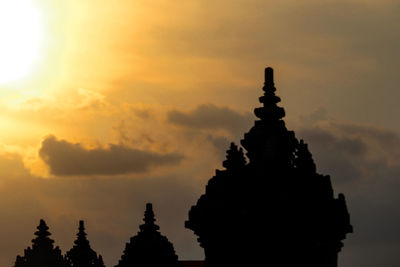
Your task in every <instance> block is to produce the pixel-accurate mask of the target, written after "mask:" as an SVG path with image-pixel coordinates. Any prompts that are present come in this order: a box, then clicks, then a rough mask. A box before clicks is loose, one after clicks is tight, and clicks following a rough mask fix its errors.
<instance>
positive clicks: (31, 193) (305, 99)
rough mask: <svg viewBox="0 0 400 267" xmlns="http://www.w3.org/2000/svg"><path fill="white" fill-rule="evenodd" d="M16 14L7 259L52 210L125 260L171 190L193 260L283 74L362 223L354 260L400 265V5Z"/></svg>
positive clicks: (370, 1)
mask: <svg viewBox="0 0 400 267" xmlns="http://www.w3.org/2000/svg"><path fill="white" fill-rule="evenodd" d="M12 2H15V3H18V5H11V4H10V5H9V6H7V4H2V5H3V6H0V7H1V8H0V10H3V11H4V10H7V11H4V12H3V14H0V17H1V18H2V19H0V38H1V43H2V44H0V61H1V63H0V70H1V71H0V73H3V74H0V170H1V171H0V211H1V212H0V214H1V215H0V216H1V220H0V236H1V238H0V266H11V265H12V264H13V263H14V261H15V257H16V255H17V254H22V253H23V250H24V249H25V248H26V247H27V246H28V245H30V240H31V239H32V238H33V233H34V232H35V230H36V226H37V225H38V224H39V220H40V219H41V218H43V219H45V220H46V222H47V224H48V225H49V227H50V232H51V233H52V234H53V235H52V238H53V239H54V240H55V244H56V245H58V246H60V248H61V250H62V251H63V252H66V251H67V250H68V249H70V248H71V247H72V245H73V240H74V239H75V234H76V232H77V227H78V221H79V220H80V219H84V220H85V225H86V227H87V233H88V238H89V240H90V242H91V245H92V248H94V249H95V250H96V251H97V252H98V253H100V254H102V255H103V258H104V260H105V263H106V265H107V266H114V265H115V264H117V262H118V260H119V258H120V256H121V254H122V251H123V249H124V246H125V243H126V242H128V240H129V238H130V237H131V236H133V235H135V234H136V232H137V231H138V230H139V228H138V227H139V225H140V224H141V223H142V218H143V213H144V210H145V203H147V202H151V203H153V208H154V212H155V215H156V219H157V223H158V225H159V226H160V231H161V233H162V234H164V235H166V236H167V237H168V238H169V240H170V241H171V242H172V243H173V244H174V247H175V250H176V252H177V254H178V256H179V258H180V259H202V257H203V252H202V249H201V248H200V247H199V245H198V243H197V241H196V236H195V235H194V234H193V233H192V232H191V231H189V230H187V229H185V228H184V221H185V220H187V214H188V211H189V209H190V207H191V206H192V205H194V204H195V203H196V201H197V199H198V198H199V196H200V195H201V194H202V193H204V189H205V185H206V184H207V181H208V180H209V179H210V178H211V177H212V176H213V175H214V173H215V169H222V168H223V167H222V161H223V160H224V158H225V151H226V150H227V149H228V147H229V143H230V142H231V141H234V142H236V143H239V141H240V139H241V138H243V134H244V133H245V132H247V131H248V130H249V129H250V128H251V127H252V125H253V123H254V120H255V116H254V115H253V109H254V108H255V107H258V106H260V103H259V102H258V97H259V96H261V95H262V90H261V88H262V86H263V78H264V77H263V70H264V68H265V67H267V66H271V67H273V68H274V70H275V85H276V87H277V92H276V93H277V95H278V96H280V97H281V98H282V102H281V103H280V105H281V106H282V107H284V108H285V110H286V117H285V122H286V125H287V127H288V129H289V130H293V131H295V133H296V137H297V138H299V139H300V138H302V139H304V140H305V142H306V143H308V144H309V149H310V151H311V153H312V154H313V158H314V161H315V162H316V164H317V170H318V172H319V173H321V174H329V175H330V176H331V179H332V184H333V187H334V190H335V194H338V193H344V194H345V195H346V200H347V206H348V209H349V212H350V216H351V223H352V225H353V227H354V233H353V234H349V235H348V236H347V239H346V240H344V247H343V249H342V252H341V253H340V254H339V266H341V267H350V266H351V267H359V266H360V267H361V266H363V267H372V266H384V267H395V266H399V265H400V258H399V257H398V255H399V253H400V227H399V225H400V209H399V207H398V205H399V203H400V195H399V193H398V190H399V188H400V181H399V179H400V124H399V123H398V118H399V116H400V106H399V105H398V101H399V99H400V90H399V88H398V84H400V76H399V75H398V73H397V71H398V69H399V67H400V64H399V62H400V53H398V48H399V47H400V35H399V34H398V33H399V32H400V20H399V16H398V14H399V12H400V1H398V0H381V1H376V0H346V1H344V0H335V1H331V0H326V1H320V0H318V1H317V0H304V1H294V0H284V1H282V0H280V1H277V0H268V1H265V0H229V1H228V0H213V1H210V0H187V1H180V0H179V1H178V0H168V1H167V0H146V1H142V0H119V1H109V0H96V1H95V0H86V1H78V0H68V1H67V0H58V1H57V3H55V2H54V1H51V0H15V1H12Z"/></svg>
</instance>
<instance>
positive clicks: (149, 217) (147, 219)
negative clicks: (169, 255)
mask: <svg viewBox="0 0 400 267" xmlns="http://www.w3.org/2000/svg"><path fill="white" fill-rule="evenodd" d="M143 221H144V224H142V225H140V226H139V228H140V230H141V231H146V230H147V231H148V230H151V231H157V230H159V229H160V227H159V226H158V225H156V224H155V223H154V222H155V221H156V219H155V218H154V212H153V205H152V204H151V203H147V204H146V211H145V212H144V218H143Z"/></svg>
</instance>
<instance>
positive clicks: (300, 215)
mask: <svg viewBox="0 0 400 267" xmlns="http://www.w3.org/2000/svg"><path fill="white" fill-rule="evenodd" d="M264 74H265V82H264V86H263V88H262V89H263V92H264V95H263V96H261V97H260V98H259V100H260V102H261V103H262V104H263V105H262V107H259V108H256V109H255V110H254V114H255V115H256V116H257V118H258V119H257V120H256V121H255V122H254V126H253V127H252V128H251V129H250V130H249V132H248V133H246V134H245V135H244V138H243V139H242V140H241V144H242V146H243V148H244V149H245V150H246V151H247V153H246V155H247V157H248V163H247V162H246V160H245V159H244V158H243V153H242V151H241V148H238V147H237V146H236V145H234V144H231V148H230V149H229V150H228V151H227V160H225V161H224V162H223V166H224V167H225V168H226V170H217V171H216V175H215V176H214V177H212V178H211V179H210V180H209V182H208V184H207V186H206V190H205V193H204V194H203V195H202V196H200V198H199V200H198V201H197V203H196V205H194V206H192V208H191V210H190V211H189V219H188V221H186V222H185V226H186V228H189V229H191V230H193V232H194V233H195V234H196V235H197V236H198V241H199V242H200V245H201V246H202V247H203V248H204V253H205V261H206V267H217V266H218V267H220V266H222V267H227V266H238V265H242V266H252V265H259V264H260V263H262V265H265V266H276V267H293V266H300V267H303V266H307V267H336V266H337V255H338V253H339V251H340V249H341V247H342V242H341V241H342V240H343V239H344V238H345V237H346V234H347V233H351V232H352V226H351V224H350V219H349V218H350V217H349V213H348V212H347V207H346V203H345V199H344V196H343V195H342V194H339V197H338V198H336V197H335V194H334V191H333V188H332V184H331V181H330V176H328V175H321V174H318V173H317V172H316V166H315V163H314V161H313V159H312V155H311V153H310V151H309V150H308V147H307V144H306V143H305V142H304V141H303V140H300V142H299V141H298V140H297V138H296V137H295V134H294V132H293V131H289V130H288V129H287V128H286V126H285V122H284V121H283V117H284V116H285V111H284V109H283V108H282V107H279V106H278V105H277V104H278V103H279V102H280V100H281V99H280V98H279V97H278V96H276V95H275V91H276V88H275V85H274V75H273V69H272V68H269V67H268V68H266V69H265V72H264ZM265 217H266V218H265ZM260 241H261V242H260ZM232 255H234V257H233V258H232Z"/></svg>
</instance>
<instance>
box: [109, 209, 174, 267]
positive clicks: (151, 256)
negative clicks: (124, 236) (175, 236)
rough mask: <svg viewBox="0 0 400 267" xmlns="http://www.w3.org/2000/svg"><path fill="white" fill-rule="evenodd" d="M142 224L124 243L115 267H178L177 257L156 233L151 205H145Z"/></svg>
mask: <svg viewBox="0 0 400 267" xmlns="http://www.w3.org/2000/svg"><path fill="white" fill-rule="evenodd" d="M143 221H144V224H142V225H140V226H139V229H140V231H139V232H138V233H137V235H136V236H133V237H131V239H130V242H129V243H126V246H125V250H124V252H123V254H122V256H121V259H120V260H119V263H118V264H117V265H116V266H115V267H160V266H163V267H179V266H180V264H179V262H178V256H177V255H176V254H175V250H174V247H173V245H172V243H171V242H169V241H168V239H167V238H166V237H165V236H163V235H161V234H160V232H159V231H158V230H159V229H160V227H159V226H158V225H156V224H155V223H154V222H155V221H156V219H155V217H154V212H153V206H152V204H151V203H147V204H146V211H145V213H144V219H143Z"/></svg>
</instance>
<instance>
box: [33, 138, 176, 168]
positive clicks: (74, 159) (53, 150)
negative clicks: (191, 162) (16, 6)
mask: <svg viewBox="0 0 400 267" xmlns="http://www.w3.org/2000/svg"><path fill="white" fill-rule="evenodd" d="M39 155H40V157H41V158H42V159H43V160H44V161H45V162H46V164H47V165H48V166H49V167H50V171H51V173H52V174H55V175H116V174H125V173H142V172H146V171H148V170H149V169H150V168H151V167H155V166H161V165H171V164H176V163H178V162H180V161H181V160H182V158H183V156H182V155H180V154H176V153H168V154H159V153H155V152H152V151H145V150H137V149H133V148H130V147H127V146H124V145H114V144H111V145H110V146H109V147H108V148H95V149H86V148H84V147H83V146H82V145H81V144H79V143H77V144H74V143H70V142H68V141H65V140H57V139H56V138H55V137H54V136H49V137H47V138H46V139H45V140H44V141H43V142H42V147H41V148H40V151H39Z"/></svg>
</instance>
